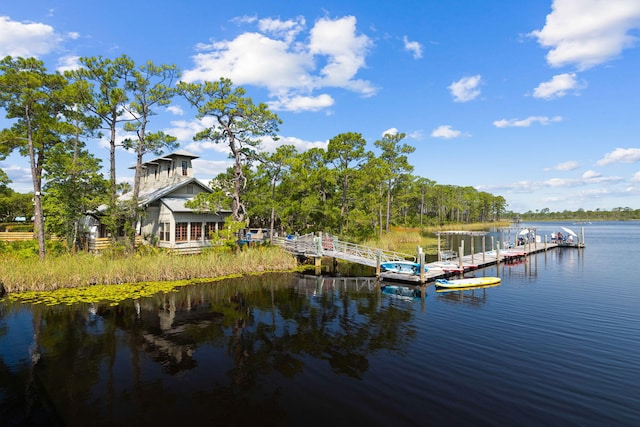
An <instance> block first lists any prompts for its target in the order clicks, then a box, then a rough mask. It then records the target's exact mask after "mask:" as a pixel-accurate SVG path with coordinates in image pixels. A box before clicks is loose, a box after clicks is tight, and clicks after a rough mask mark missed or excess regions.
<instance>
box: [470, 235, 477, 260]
mask: <svg viewBox="0 0 640 427" xmlns="http://www.w3.org/2000/svg"><path fill="white" fill-rule="evenodd" d="M475 251H476V245H475V244H474V242H473V234H472V235H471V264H475V263H476V262H475V260H474V258H473V257H474V252H475Z"/></svg>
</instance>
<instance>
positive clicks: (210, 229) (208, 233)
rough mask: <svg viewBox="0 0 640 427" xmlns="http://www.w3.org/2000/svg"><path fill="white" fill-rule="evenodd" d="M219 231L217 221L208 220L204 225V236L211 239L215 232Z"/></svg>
mask: <svg viewBox="0 0 640 427" xmlns="http://www.w3.org/2000/svg"><path fill="white" fill-rule="evenodd" d="M216 231H218V229H217V227H216V223H215V222H207V223H206V224H205V225H204V238H205V239H207V240H209V239H211V238H212V237H213V234H214V233H215V232H216Z"/></svg>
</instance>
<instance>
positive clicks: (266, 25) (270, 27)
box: [258, 16, 305, 43]
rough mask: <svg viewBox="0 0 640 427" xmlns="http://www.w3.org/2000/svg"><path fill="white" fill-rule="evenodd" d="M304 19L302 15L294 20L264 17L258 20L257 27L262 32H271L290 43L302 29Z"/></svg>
mask: <svg viewBox="0 0 640 427" xmlns="http://www.w3.org/2000/svg"><path fill="white" fill-rule="evenodd" d="M304 27H305V19H304V17H302V16H299V17H297V18H296V19H295V20H293V19H289V20H287V21H281V20H279V19H272V18H265V19H261V20H259V21H258V28H259V29H260V31H262V32H264V33H269V34H273V35H274V36H276V37H278V38H282V39H284V40H285V41H286V42H287V43H291V42H292V41H293V40H294V39H295V38H296V36H297V35H298V34H299V33H300V32H302V31H303V30H304Z"/></svg>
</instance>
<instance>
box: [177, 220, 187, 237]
mask: <svg viewBox="0 0 640 427" xmlns="http://www.w3.org/2000/svg"><path fill="white" fill-rule="evenodd" d="M188 225H189V224H188V223H186V222H176V242H186V241H187V228H188Z"/></svg>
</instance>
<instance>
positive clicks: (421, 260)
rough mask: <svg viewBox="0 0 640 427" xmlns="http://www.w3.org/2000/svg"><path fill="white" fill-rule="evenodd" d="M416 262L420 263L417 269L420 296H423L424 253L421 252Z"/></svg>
mask: <svg viewBox="0 0 640 427" xmlns="http://www.w3.org/2000/svg"><path fill="white" fill-rule="evenodd" d="M420 249H422V248H420ZM418 262H419V263H420V267H418V268H419V269H420V284H421V285H422V286H423V289H422V294H424V282H425V280H424V252H422V251H420V253H419V257H418Z"/></svg>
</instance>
